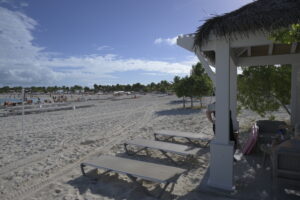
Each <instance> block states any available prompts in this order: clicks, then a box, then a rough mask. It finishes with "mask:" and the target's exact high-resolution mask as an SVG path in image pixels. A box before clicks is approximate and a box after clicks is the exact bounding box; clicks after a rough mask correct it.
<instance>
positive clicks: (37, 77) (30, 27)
mask: <svg viewBox="0 0 300 200" xmlns="http://www.w3.org/2000/svg"><path fill="white" fill-rule="evenodd" d="M0 19H1V20H0V86H4V85H10V86H15V85H22V86H31V85H45V86H47V85H73V84H81V85H92V84H94V83H99V81H100V80H102V81H101V82H107V83H109V81H110V80H112V79H117V77H114V76H112V75H111V74H112V73H114V72H125V71H131V70H143V71H145V72H149V73H166V74H172V75H182V74H188V73H189V71H190V66H191V65H192V64H194V63H195V62H196V61H197V60H196V59H195V58H194V57H192V58H189V59H187V61H184V62H168V61H157V60H145V59H130V58H122V57H120V56H118V55H114V54H107V55H98V54H93V55H83V56H76V57H75V56H71V57H55V54H51V53H49V52H46V51H45V49H44V48H43V47H40V46H37V45H35V44H33V41H34V37H33V35H32V32H33V31H34V30H35V28H36V26H37V25H38V24H37V22H36V21H35V20H34V19H32V18H30V17H28V16H27V15H25V14H23V13H21V12H18V11H12V10H9V9H6V8H2V7H0ZM174 41H175V39H161V40H158V41H157V42H156V43H158V44H159V43H165V42H166V43H170V44H171V43H174ZM175 42H176V41H175ZM107 48H108V46H100V47H99V50H103V49H107ZM109 48H111V47H109Z"/></svg>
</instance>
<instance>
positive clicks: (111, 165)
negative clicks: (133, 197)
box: [81, 156, 186, 198]
mask: <svg viewBox="0 0 300 200" xmlns="http://www.w3.org/2000/svg"><path fill="white" fill-rule="evenodd" d="M85 166H91V167H94V168H97V169H103V170H105V172H104V173H108V172H116V173H120V174H124V175H126V176H128V178H129V179H130V180H131V181H132V182H133V183H135V184H136V185H137V186H139V187H141V188H143V189H144V191H145V192H146V193H148V194H150V193H149V191H148V190H146V188H144V187H143V186H142V184H141V183H139V182H138V181H137V178H139V179H141V180H147V181H151V182H154V183H157V184H164V187H163V189H162V191H161V192H160V194H159V195H158V198H160V197H161V196H162V195H163V193H164V192H165V190H166V189H167V187H168V185H169V184H172V186H171V190H170V191H171V192H172V190H173V188H174V185H175V183H176V182H177V179H178V178H179V176H180V175H181V174H183V173H184V172H185V171H186V170H185V169H181V168H177V167H171V166H166V165H160V164H154V163H149V162H143V161H137V160H131V159H127V158H121V157H114V156H100V157H98V158H95V159H92V160H87V161H85V162H83V163H81V171H82V174H83V175H84V176H85V175H86V173H85V171H84V167H85ZM150 195H151V194H150Z"/></svg>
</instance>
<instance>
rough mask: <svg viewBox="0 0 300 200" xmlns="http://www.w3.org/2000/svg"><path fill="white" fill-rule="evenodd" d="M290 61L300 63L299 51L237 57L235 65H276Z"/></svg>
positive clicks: (290, 62) (289, 62)
mask: <svg viewBox="0 0 300 200" xmlns="http://www.w3.org/2000/svg"><path fill="white" fill-rule="evenodd" d="M292 63H300V53H297V54H296V53H295V54H285V55H271V56H255V57H239V58H238V60H237V66H252V65H256V66H257V65H276V64H292Z"/></svg>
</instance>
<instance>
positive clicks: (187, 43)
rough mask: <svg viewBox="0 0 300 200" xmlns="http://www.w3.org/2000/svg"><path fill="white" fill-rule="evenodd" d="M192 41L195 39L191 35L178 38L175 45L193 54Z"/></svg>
mask: <svg viewBox="0 0 300 200" xmlns="http://www.w3.org/2000/svg"><path fill="white" fill-rule="evenodd" d="M194 39H195V37H194V35H193V34H186V35H182V36H178V38H177V45H178V46H181V47H182V48H184V49H186V50H188V51H191V52H194Z"/></svg>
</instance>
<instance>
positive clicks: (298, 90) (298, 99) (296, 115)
mask: <svg viewBox="0 0 300 200" xmlns="http://www.w3.org/2000/svg"><path fill="white" fill-rule="evenodd" d="M291 123H292V125H293V126H294V125H296V124H297V123H298V124H299V123H300V64H293V65H292V87H291Z"/></svg>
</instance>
